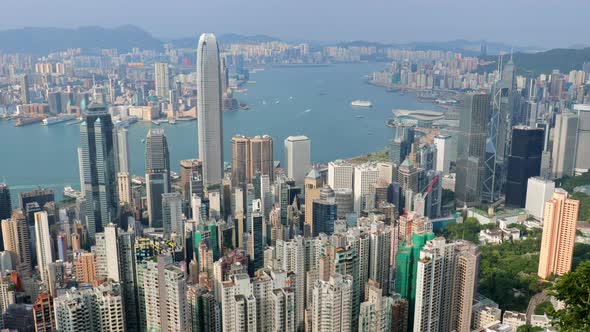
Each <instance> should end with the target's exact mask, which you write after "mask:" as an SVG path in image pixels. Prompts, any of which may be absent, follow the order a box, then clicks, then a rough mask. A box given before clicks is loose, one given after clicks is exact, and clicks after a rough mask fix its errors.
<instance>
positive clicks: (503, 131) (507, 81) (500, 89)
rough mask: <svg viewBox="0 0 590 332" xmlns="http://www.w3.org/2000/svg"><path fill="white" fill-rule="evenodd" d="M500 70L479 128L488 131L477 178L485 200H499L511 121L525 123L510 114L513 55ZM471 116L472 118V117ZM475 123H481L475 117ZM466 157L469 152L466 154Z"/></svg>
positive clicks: (513, 90) (513, 89) (513, 101)
mask: <svg viewBox="0 0 590 332" xmlns="http://www.w3.org/2000/svg"><path fill="white" fill-rule="evenodd" d="M501 72H502V76H501V77H500V80H499V81H497V82H495V84H494V86H493V88H492V94H491V99H492V107H491V109H490V110H489V112H490V113H489V114H487V112H488V111H487V110H486V114H485V119H484V120H483V121H484V122H483V125H484V127H483V128H480V129H483V130H484V131H486V130H487V138H486V139H485V141H484V144H485V146H483V147H482V148H483V150H484V154H483V157H484V159H483V165H482V166H483V167H484V173H483V175H482V178H480V179H478V180H479V181H482V180H483V181H482V182H483V183H482V186H481V197H480V198H481V200H482V201H484V202H496V201H497V200H498V199H500V194H501V191H502V188H503V186H504V181H505V178H506V167H507V158H508V148H509V146H508V144H509V143H510V140H511V139H510V134H511V131H510V128H511V127H512V125H513V124H518V123H524V119H522V121H519V120H518V117H514V116H513V114H514V113H515V108H516V107H515V105H516V100H517V94H516V75H515V67H514V62H513V61H512V57H510V59H509V60H508V62H506V63H505V64H503V66H502V70H501ZM488 106H489V105H488ZM473 119H475V117H472V120H473ZM479 120H481V119H479ZM475 123H478V125H481V123H479V121H478V120H476V121H475ZM486 127H487V128H486ZM461 128H462V129H463V128H464V127H463V126H461ZM480 129H476V130H480ZM466 138H474V137H473V136H471V137H466ZM478 144H479V143H478ZM478 149H479V147H478ZM468 156H472V155H471V154H469V155H468Z"/></svg>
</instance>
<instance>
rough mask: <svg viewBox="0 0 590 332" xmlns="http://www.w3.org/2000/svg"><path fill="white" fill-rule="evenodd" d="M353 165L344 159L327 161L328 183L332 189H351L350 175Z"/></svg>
mask: <svg viewBox="0 0 590 332" xmlns="http://www.w3.org/2000/svg"><path fill="white" fill-rule="evenodd" d="M353 173H354V166H353V165H352V164H350V163H348V162H346V161H344V160H336V161H331V162H329V163H328V185H329V186H330V187H331V188H332V189H340V188H348V189H352V175H353Z"/></svg>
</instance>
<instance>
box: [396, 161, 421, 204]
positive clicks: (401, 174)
mask: <svg viewBox="0 0 590 332" xmlns="http://www.w3.org/2000/svg"><path fill="white" fill-rule="evenodd" d="M420 172H421V171H420V169H419V168H417V167H416V165H415V164H414V162H413V161H411V160H410V159H406V160H404V161H403V162H402V163H401V165H399V168H398V169H397V179H398V182H399V185H400V192H401V193H402V196H404V195H405V193H406V192H407V191H408V190H411V191H412V192H413V193H418V191H419V190H420V188H419V185H420V182H419V180H420V179H419V177H420Z"/></svg>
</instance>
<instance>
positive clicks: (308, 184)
mask: <svg viewBox="0 0 590 332" xmlns="http://www.w3.org/2000/svg"><path fill="white" fill-rule="evenodd" d="M322 185H323V179H322V176H321V175H320V172H318V170H317V169H315V168H312V170H311V171H309V173H307V175H306V176H305V192H304V195H305V224H306V225H307V228H308V229H307V233H308V234H313V233H314V231H313V224H314V223H313V207H314V204H313V203H314V201H315V200H316V199H318V198H320V189H321V188H322ZM332 231H333V230H332ZM304 234H305V230H304Z"/></svg>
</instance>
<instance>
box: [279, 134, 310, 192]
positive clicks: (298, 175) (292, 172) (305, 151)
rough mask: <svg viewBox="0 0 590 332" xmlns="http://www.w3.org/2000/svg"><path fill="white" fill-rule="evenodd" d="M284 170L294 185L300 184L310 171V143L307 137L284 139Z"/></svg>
mask: <svg viewBox="0 0 590 332" xmlns="http://www.w3.org/2000/svg"><path fill="white" fill-rule="evenodd" d="M284 168H285V170H286V171H287V176H288V177H289V178H291V179H293V180H295V183H297V184H302V183H303V182H304V180H305V175H306V174H307V172H309V170H310V169H311V141H310V140H309V138H307V136H289V137H287V138H286V139H285V165H284Z"/></svg>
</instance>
